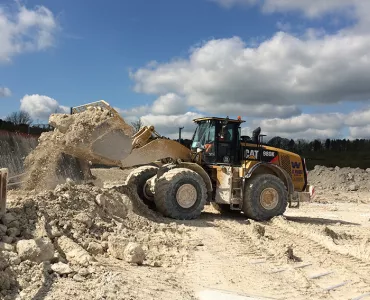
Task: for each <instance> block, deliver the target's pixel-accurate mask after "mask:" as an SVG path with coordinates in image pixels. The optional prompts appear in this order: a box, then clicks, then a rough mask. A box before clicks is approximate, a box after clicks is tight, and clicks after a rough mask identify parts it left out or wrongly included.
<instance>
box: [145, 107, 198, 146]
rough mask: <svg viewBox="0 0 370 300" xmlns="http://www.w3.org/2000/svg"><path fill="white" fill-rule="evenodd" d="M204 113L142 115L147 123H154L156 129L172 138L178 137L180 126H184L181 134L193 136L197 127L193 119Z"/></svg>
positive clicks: (188, 136) (185, 136)
mask: <svg viewBox="0 0 370 300" xmlns="http://www.w3.org/2000/svg"><path fill="white" fill-rule="evenodd" d="M202 116H203V115H201V114H198V113H194V112H187V113H185V114H181V115H152V114H149V115H146V116H143V117H142V121H143V123H144V124H145V125H154V127H155V129H156V131H157V132H158V133H159V134H161V135H164V136H167V137H170V138H178V136H179V135H178V131H179V127H184V129H183V131H182V133H181V136H182V137H183V138H189V139H190V138H191V137H192V135H193V132H194V129H195V127H196V125H195V123H194V122H193V119H196V118H200V117H202Z"/></svg>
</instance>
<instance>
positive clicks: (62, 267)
mask: <svg viewBox="0 0 370 300" xmlns="http://www.w3.org/2000/svg"><path fill="white" fill-rule="evenodd" d="M51 269H52V270H53V271H54V272H55V273H58V274H59V275H66V274H70V273H72V272H73V270H72V269H71V268H70V266H69V265H67V264H64V263H61V262H58V263H56V264H53V265H51Z"/></svg>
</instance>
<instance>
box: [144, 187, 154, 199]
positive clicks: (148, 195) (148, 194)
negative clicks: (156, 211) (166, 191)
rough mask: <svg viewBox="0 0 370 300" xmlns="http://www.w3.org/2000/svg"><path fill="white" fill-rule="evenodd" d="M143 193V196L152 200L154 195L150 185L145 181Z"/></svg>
mask: <svg viewBox="0 0 370 300" xmlns="http://www.w3.org/2000/svg"><path fill="white" fill-rule="evenodd" d="M143 195H144V197H145V198H147V199H148V200H150V201H153V200H154V195H153V193H152V192H151V190H150V187H149V185H148V184H147V183H145V184H144V186H143Z"/></svg>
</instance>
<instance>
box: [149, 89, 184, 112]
mask: <svg viewBox="0 0 370 300" xmlns="http://www.w3.org/2000/svg"><path fill="white" fill-rule="evenodd" d="M186 109H187V105H186V102H185V101H184V99H182V98H181V97H180V96H178V95H176V94H174V93H168V94H166V95H163V96H161V97H159V98H158V99H157V100H155V101H154V103H153V106H152V113H153V114H163V115H176V114H182V113H184V112H186Z"/></svg>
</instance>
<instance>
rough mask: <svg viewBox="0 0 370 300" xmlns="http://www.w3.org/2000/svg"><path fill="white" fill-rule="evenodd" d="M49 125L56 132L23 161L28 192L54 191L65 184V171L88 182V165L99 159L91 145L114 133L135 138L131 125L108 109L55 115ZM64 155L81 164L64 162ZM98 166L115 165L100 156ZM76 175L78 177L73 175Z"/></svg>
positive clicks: (90, 108) (41, 137)
mask: <svg viewBox="0 0 370 300" xmlns="http://www.w3.org/2000/svg"><path fill="white" fill-rule="evenodd" d="M49 124H51V125H52V126H53V127H54V128H55V129H54V131H52V132H45V133H43V134H42V135H41V136H40V138H39V143H38V145H37V147H36V148H35V149H34V150H33V151H32V152H31V153H30V154H29V155H28V156H27V157H26V159H25V161H24V164H25V169H26V174H27V175H26V177H25V183H24V184H23V188H24V189H26V190H38V191H40V190H42V189H45V188H54V187H55V186H56V185H57V184H59V183H62V182H65V179H66V176H65V174H64V173H65V170H69V171H70V172H69V174H68V175H69V177H72V178H73V179H81V178H82V179H84V178H86V177H87V178H88V179H89V175H91V174H90V173H89V169H88V165H87V162H88V161H93V160H96V159H97V156H96V155H95V154H94V153H92V151H91V145H92V143H93V142H94V141H95V140H96V139H98V138H99V137H100V135H104V133H105V132H108V131H112V130H116V131H120V132H123V136H127V137H128V139H129V137H131V136H132V127H131V126H129V125H127V124H126V123H125V122H124V121H123V120H122V119H120V118H117V117H114V116H113V115H112V113H111V112H110V111H109V110H107V109H102V108H100V107H89V108H88V109H87V110H85V111H82V112H80V113H77V114H73V115H67V114H52V115H51V116H50V118H49ZM103 146H105V147H108V148H109V147H110V148H112V147H113V146H114V145H111V144H110V143H109V142H107V143H106V144H104V143H103ZM115 146H117V147H118V145H115ZM113 148H114V147H113ZM123 150H124V149H123ZM63 155H64V156H65V155H69V156H71V157H74V158H79V160H78V163H77V164H80V165H77V166H76V163H74V164H70V163H69V162H66V161H65V160H64V161H63ZM99 163H111V164H114V163H115V162H113V161H111V160H104V157H99ZM74 173H77V175H76V176H74V177H73V176H71V174H74Z"/></svg>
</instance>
